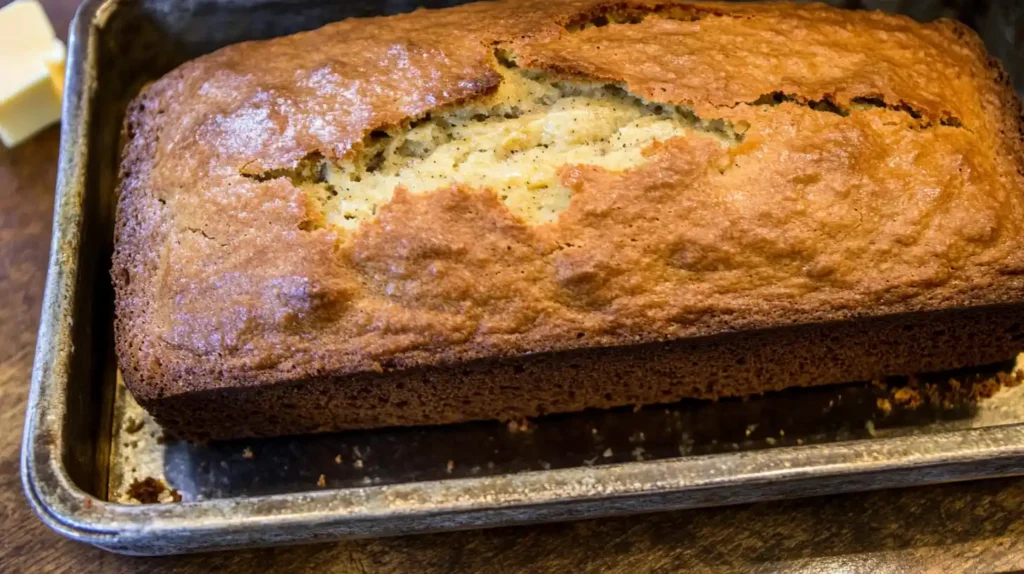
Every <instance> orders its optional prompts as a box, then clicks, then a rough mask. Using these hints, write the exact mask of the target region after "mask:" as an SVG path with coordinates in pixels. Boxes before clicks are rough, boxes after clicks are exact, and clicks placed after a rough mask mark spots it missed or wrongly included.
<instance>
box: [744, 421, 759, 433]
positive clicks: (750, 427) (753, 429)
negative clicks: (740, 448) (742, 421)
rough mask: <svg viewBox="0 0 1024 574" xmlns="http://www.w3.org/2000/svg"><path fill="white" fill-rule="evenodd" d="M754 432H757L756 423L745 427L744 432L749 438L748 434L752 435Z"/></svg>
mask: <svg viewBox="0 0 1024 574" xmlns="http://www.w3.org/2000/svg"><path fill="white" fill-rule="evenodd" d="M756 430H757V423H754V424H750V425H747V430H746V432H745V434H746V436H750V433H752V432H754V431H756Z"/></svg>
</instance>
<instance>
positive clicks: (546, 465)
mask: <svg viewBox="0 0 1024 574" xmlns="http://www.w3.org/2000/svg"><path fill="white" fill-rule="evenodd" d="M540 467H541V468H543V469H544V470H550V469H551V463H550V462H547V461H546V460H542V461H540Z"/></svg>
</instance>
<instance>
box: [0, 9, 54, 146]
mask: <svg viewBox="0 0 1024 574" xmlns="http://www.w3.org/2000/svg"><path fill="white" fill-rule="evenodd" d="M64 61H65V49H64V44H63V43H62V42H61V41H60V40H58V39H57V36H56V34H54V31H53V26H52V25H51V24H50V21H49V20H48V19H47V18H46V12H44V11H43V7H42V6H41V5H40V4H39V2H37V1H36V0H17V1H16V2H13V3H11V4H8V5H7V6H5V7H4V8H0V141H2V142H3V144H4V145H5V146H8V147H13V146H15V145H18V144H19V143H21V142H23V141H25V140H26V139H28V138H30V137H32V136H33V135H34V134H36V133H37V132H39V131H40V130H42V129H43V128H45V127H47V126H49V125H50V124H53V123H54V122H56V121H58V120H59V119H60V111H61V96H62V92H63V90H64Z"/></svg>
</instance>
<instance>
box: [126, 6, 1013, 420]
mask: <svg viewBox="0 0 1024 574" xmlns="http://www.w3.org/2000/svg"><path fill="white" fill-rule="evenodd" d="M608 20H610V21H612V22H613V23H611V24H608V25H602V24H604V22H605V21H608ZM618 21H625V23H616V22H618ZM587 23H589V24H591V25H585V24H587ZM451 30H459V31H460V33H459V34H453V33H451ZM496 47H497V48H500V49H503V50H506V51H508V52H509V53H511V54H513V55H514V57H515V58H516V62H517V63H518V64H519V65H520V66H522V67H525V68H536V69H541V70H547V71H551V72H554V73H558V74H563V75H569V76H580V77H584V78H587V79H596V80H601V81H609V82H616V83H621V84H622V85H623V86H624V87H625V88H626V89H628V90H629V91H631V92H632V93H634V94H637V95H640V96H642V97H644V98H646V99H648V100H651V101H656V102H664V103H672V104H679V105H683V106H687V107H690V108H692V109H693V110H694V111H695V112H696V113H697V114H699V115H700V116H701V117H702V118H704V119H723V120H728V121H731V122H732V123H733V124H734V125H741V124H743V123H744V122H745V124H749V129H748V130H747V132H746V134H745V135H744V141H743V143H742V144H740V145H739V146H737V147H735V148H733V149H731V150H727V151H723V150H722V148H721V147H719V146H715V145H711V144H710V143H709V141H708V139H707V138H678V139H674V140H670V141H668V142H666V143H665V144H664V145H662V146H659V147H658V148H657V149H653V150H651V156H650V161H649V162H648V163H647V164H645V165H643V166H641V167H638V168H636V169H634V170H631V171H628V172H623V173H612V172H608V171H604V170H601V169H598V168H593V167H586V166H566V168H564V170H563V173H562V177H563V180H564V181H565V182H567V184H569V185H570V186H571V187H572V188H573V190H574V197H573V200H572V203H571V204H570V207H569V209H568V210H567V211H565V212H564V213H563V214H562V215H561V217H560V219H559V220H558V221H557V222H555V223H553V224H547V225H540V226H534V227H531V226H528V225H526V224H525V223H524V222H523V221H521V220H518V219H516V218H515V217H514V216H512V215H511V214H510V213H509V212H508V210H507V209H506V208H505V207H504V205H503V204H502V203H501V202H500V201H499V200H498V198H497V196H496V195H495V193H494V192H493V191H490V190H473V189H465V188H459V187H454V188H450V189H440V190H437V191H435V192H432V193H428V194H408V193H405V192H403V191H401V190H398V191H396V194H395V198H394V200H393V201H392V202H391V203H390V204H388V205H387V206H385V207H384V208H383V209H382V210H381V211H380V212H379V214H378V217H377V218H376V219H374V220H372V221H367V222H364V223H363V224H362V225H361V227H360V228H359V229H358V230H357V231H356V232H355V233H352V234H346V232H344V231H342V230H338V229H334V228H329V227H328V228H322V227H320V226H311V225H306V223H307V222H309V221H314V220H316V221H319V220H320V218H321V217H322V215H321V214H319V213H316V212H315V207H314V206H312V205H311V204H310V203H309V202H308V201H307V200H306V197H305V195H304V193H303V192H302V191H301V190H300V189H298V188H297V187H296V186H294V185H293V184H292V183H291V182H290V181H289V180H288V179H286V178H283V177H281V178H269V179H267V178H262V177H261V178H254V177H249V176H252V175H256V174H267V173H272V172H273V171H274V170H287V169H290V168H294V167H295V166H296V165H297V164H298V163H299V162H300V161H301V160H302V159H303V158H305V157H307V156H309V155H310V154H314V153H316V154H320V155H322V156H324V157H326V158H329V159H330V158H340V157H342V156H344V155H345V154H347V153H349V152H350V151H351V150H352V149H353V148H354V147H356V146H358V145H360V142H361V141H362V140H363V138H364V137H365V136H366V135H367V134H369V133H370V132H371V131H372V130H374V129H378V128H380V127H382V126H388V125H395V124H401V123H403V122H405V121H408V120H409V119H411V118H415V117H419V116H421V115H423V114H424V113H426V112H428V111H430V110H432V109H436V108H438V107H441V106H446V105H451V104H455V103H458V102H460V101H464V100H467V99H470V98H474V97H477V96H480V95H482V94H486V93H488V92H490V91H492V90H494V89H495V87H496V85H497V83H498V82H499V81H500V75H499V74H498V73H497V72H496V71H495V66H497V65H498V63H497V61H496V59H495V56H494V54H495V48H496ZM772 94H778V96H777V99H778V100H780V101H781V103H778V104H777V105H772V106H767V105H764V104H763V102H764V101H766V100H765V99H764V96H771V95H772ZM836 112H840V113H836ZM127 129H128V135H129V136H130V139H129V142H128V144H127V146H126V148H125V156H124V162H123V177H122V185H121V201H120V204H119V214H118V223H117V238H116V239H117V241H116V253H115V259H114V269H113V278H114V283H115V289H116V293H117V329H116V331H117V343H118V354H119V359H120V362H121V367H122V369H123V370H124V373H125V379H126V381H127V382H128V384H129V386H130V388H131V390H132V392H133V393H134V394H136V396H138V397H139V398H140V399H141V400H142V401H143V402H145V401H147V400H149V401H152V400H155V399H157V398H158V397H164V396H173V395H180V394H183V393H189V392H195V391H202V390H210V389H216V388H235V387H246V386H253V385H265V384H271V383H289V382H295V381H301V380H304V379H310V378H317V377H337V380H338V384H344V380H345V377H346V376H347V375H355V374H358V373H369V372H373V371H381V370H385V369H395V368H409V367H415V366H427V365H438V364H441V365H444V364H454V363H460V362H464V361H468V360H475V359H482V358H500V357H514V356H517V355H521V354H523V353H531V352H538V351H559V350H565V349H573V348H593V347H604V346H618V345H627V344H633V343H644V342H651V341H668V340H675V339H680V338H687V337H694V336H700V335H711V334H716V333H722V332H728V331H734V330H745V329H758V328H766V327H776V326H781V325H789V324H800V323H812V322H822V321H837V320H846V319H853V318H857V317H865V316H872V315H885V314H897V313H908V312H917V311H928V310H934V309H945V308H952V307H958V306H971V305H981V304H990V303H1004V302H1010V301H1019V300H1021V299H1022V294H1024V279H1022V277H1024V256H1022V254H1021V250H1020V248H1019V246H1020V237H1019V231H1018V226H1017V224H1016V222H1017V221H1020V219H1021V216H1022V215H1024V212H1022V209H1024V208H1022V205H1021V190H1022V177H1024V176H1022V175H1021V174H1022V171H1024V170H1022V165H1024V160H1022V151H1021V133H1022V129H1021V111H1020V102H1019V100H1018V99H1017V97H1016V95H1015V94H1014V93H1013V91H1012V89H1011V88H1010V87H1009V84H1008V83H1007V82H1006V80H1005V74H1004V73H1003V72H1002V70H1001V68H1000V67H999V65H998V63H995V62H994V61H992V60H990V58H989V57H988V56H987V54H986V53H985V52H984V49H983V47H982V46H981V44H980V41H978V40H977V38H976V37H975V36H974V35H973V33H972V32H970V31H968V30H965V29H964V28H963V27H961V26H960V25H958V24H953V23H949V22H944V21H943V22H938V23H934V24H928V25H921V24H917V23H914V22H912V21H911V20H909V19H906V18H903V17H897V16H890V15H885V14H881V13H869V12H847V11H841V10H835V9H832V8H828V7H824V6H820V5H793V4H727V3H700V4H694V3H666V2H643V1H639V2H616V3H608V2H600V1H598V0H571V1H557V2H552V1H550V0H543V1H541V0H520V1H506V2H494V3H481V4H471V5H466V6H462V7H459V8H454V9H447V10H439V11H418V12H415V13H413V14H410V15H403V16H397V17H390V18H376V19H367V20H353V21H345V22H340V23H336V24H331V25H328V26H326V27H324V28H321V29H319V30H316V31H313V32H307V33H302V34H297V35H294V36H290V37H286V38H279V39H276V40H272V41H267V42H251V43H245V44H240V45H237V46H231V47H228V48H225V49H223V50H220V51H218V52H215V53H213V54H210V55H208V56H204V57H202V58H199V59H197V60H194V61H192V62H189V63H187V64H185V65H183V66H182V67H180V68H178V69H177V70H175V71H173V72H171V73H170V74H168V75H167V76H165V77H164V78H162V79H160V80H159V81H157V82H155V83H154V84H153V85H152V86H150V87H149V88H148V89H146V90H145V91H144V93H143V94H141V95H140V96H139V98H138V99H137V100H136V101H135V103H134V104H133V106H132V108H131V110H130V111H129V117H128V120H127ZM822 382H828V381H822Z"/></svg>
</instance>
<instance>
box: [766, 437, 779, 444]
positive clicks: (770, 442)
mask: <svg viewBox="0 0 1024 574" xmlns="http://www.w3.org/2000/svg"><path fill="white" fill-rule="evenodd" d="M764 442H766V443H768V444H770V445H774V444H775V443H776V442H778V441H776V440H775V439H774V438H773V437H770V436H769V437H765V439H764Z"/></svg>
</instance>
